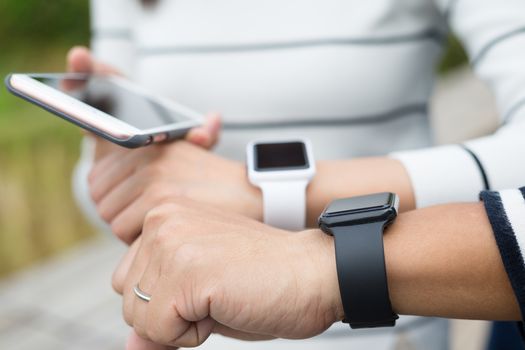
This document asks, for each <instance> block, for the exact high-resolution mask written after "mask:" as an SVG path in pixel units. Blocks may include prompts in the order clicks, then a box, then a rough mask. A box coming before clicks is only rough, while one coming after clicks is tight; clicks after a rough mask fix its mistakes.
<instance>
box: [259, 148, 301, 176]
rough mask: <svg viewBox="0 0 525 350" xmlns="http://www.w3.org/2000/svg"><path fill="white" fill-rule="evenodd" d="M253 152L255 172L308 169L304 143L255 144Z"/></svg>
mask: <svg viewBox="0 0 525 350" xmlns="http://www.w3.org/2000/svg"><path fill="white" fill-rule="evenodd" d="M253 147H254V150H253V158H254V159H253V162H254V164H253V165H254V170H255V171H278V170H295V169H297V170H299V169H308V168H309V167H310V164H309V162H308V154H307V151H306V146H305V144H304V142H300V141H290V142H278V143H257V144H255V145H254V146H253Z"/></svg>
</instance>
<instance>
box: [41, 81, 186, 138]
mask: <svg viewBox="0 0 525 350" xmlns="http://www.w3.org/2000/svg"><path fill="white" fill-rule="evenodd" d="M32 78H33V79H35V80H38V81H39V82H41V83H43V84H45V85H47V86H49V87H52V88H54V89H58V90H60V91H62V92H63V93H65V94H67V95H70V96H72V97H74V98H76V99H78V100H80V101H82V102H84V103H86V104H88V105H90V106H91V107H93V108H96V109H98V110H100V111H102V112H105V113H106V114H108V115H110V116H112V117H113V118H117V119H120V120H122V121H124V122H126V123H128V124H129V125H132V126H134V127H136V128H138V129H141V130H147V129H153V128H158V127H163V126H166V125H169V124H175V123H180V122H185V121H189V120H195V118H191V117H190V116H188V113H187V111H181V110H180V108H178V106H177V105H174V104H173V103H172V102H171V101H170V100H168V99H165V98H159V97H156V96H153V95H151V94H149V93H147V92H146V91H143V90H142V89H140V88H139V87H137V86H135V85H133V84H131V83H129V82H127V81H126V80H124V79H121V78H115V77H110V76H99V75H67V76H60V75H57V76H53V75H49V76H40V75H34V76H32Z"/></svg>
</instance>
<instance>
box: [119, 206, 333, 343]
mask: <svg viewBox="0 0 525 350" xmlns="http://www.w3.org/2000/svg"><path fill="white" fill-rule="evenodd" d="M334 254H335V252H334V245H333V239H332V238H331V237H329V236H327V235H325V234H323V233H322V232H320V231H319V230H310V231H305V232H300V233H291V232H287V231H282V230H279V229H275V228H272V227H269V226H266V225H263V224H261V223H259V222H257V221H253V220H251V219H248V218H245V217H242V216H238V215H236V214H233V213H228V212H222V211H220V210H219V209H216V208H207V207H205V206H202V205H197V204H195V203H194V202H191V201H186V200H184V201H177V203H170V204H164V205H163V206H161V207H158V208H156V209H154V210H152V211H151V212H149V213H148V215H147V218H146V221H145V225H144V230H143V234H142V235H141V237H140V238H139V239H138V240H137V241H135V242H134V243H133V245H132V247H131V248H130V250H129V252H128V253H127V255H126V256H125V257H124V258H123V260H122V262H121V263H120V265H119V267H118V268H117V270H116V271H115V273H114V275H113V286H114V288H115V290H116V291H117V292H119V293H120V294H123V296H124V309H123V310H124V318H125V320H126V322H127V323H128V324H129V325H131V326H133V327H134V329H135V331H136V333H137V334H138V335H139V336H140V337H141V338H144V339H147V340H150V341H153V342H155V343H158V344H164V345H167V346H183V347H188V346H197V345H200V344H202V343H203V342H204V341H205V340H206V338H207V337H208V336H209V335H210V333H212V332H218V333H221V334H224V335H227V336H234V337H240V338H252V339H253V338H258V337H260V336H262V337H268V336H271V337H281V338H289V339H301V338H308V337H312V336H315V335H317V334H319V333H321V332H323V331H324V330H326V329H327V328H328V327H329V326H330V325H331V324H332V323H334V322H336V321H338V320H341V319H342V317H343V312H342V306H341V300H340V296H339V287H338V282H337V274H336V267H335V257H334ZM137 284H138V285H139V286H140V289H141V290H143V291H144V292H146V293H149V294H150V295H151V301H150V302H149V303H147V302H144V301H142V300H140V299H138V298H137V297H136V295H135V294H134V292H133V287H134V286H135V285H137ZM234 330H235V331H234ZM132 343H133V342H132Z"/></svg>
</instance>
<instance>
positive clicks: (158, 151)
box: [88, 141, 262, 243]
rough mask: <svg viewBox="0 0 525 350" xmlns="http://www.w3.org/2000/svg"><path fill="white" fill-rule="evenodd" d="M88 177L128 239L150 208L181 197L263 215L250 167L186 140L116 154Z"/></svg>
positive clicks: (103, 211)
mask: <svg viewBox="0 0 525 350" xmlns="http://www.w3.org/2000/svg"><path fill="white" fill-rule="evenodd" d="M88 181H89V186H90V192H91V196H92V198H93V200H94V201H95V203H96V205H97V209H98V212H99V213H100V215H101V217H102V218H103V219H104V220H105V221H106V222H108V223H109V224H110V225H111V229H112V231H113V232H114V233H115V234H116V235H117V236H118V237H119V238H120V239H122V240H123V241H125V242H127V243H131V242H132V241H133V240H134V239H135V238H136V237H137V236H138V235H139V233H140V231H141V229H142V224H143V222H144V217H145V216H146V213H147V212H148V211H149V210H151V209H152V208H154V207H155V206H157V205H159V204H161V203H163V202H165V201H166V200H170V199H176V198H179V197H187V198H191V199H193V200H196V201H199V202H203V203H207V204H211V205H216V206H217V207H222V208H224V209H226V210H228V211H230V212H235V213H240V214H244V215H246V216H249V217H252V218H255V219H258V220H261V218H262V199H261V193H260V190H259V189H258V188H256V187H254V186H252V185H251V184H250V183H249V182H248V178H247V175H246V168H245V166H244V165H243V164H241V163H238V162H234V161H231V160H228V159H224V158H221V157H219V156H217V155H215V154H213V153H210V152H207V151H205V150H203V149H202V148H200V147H197V146H194V145H192V144H191V143H189V142H185V141H179V142H174V143H170V144H163V145H154V146H149V147H143V148H141V149H137V150H133V151H132V152H127V153H126V154H122V153H120V152H115V153H111V154H109V155H108V156H106V157H104V158H103V159H102V160H100V161H98V162H96V163H95V165H94V167H93V169H92V171H91V173H90V175H89V177H88Z"/></svg>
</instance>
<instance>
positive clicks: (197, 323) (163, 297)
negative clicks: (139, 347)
mask: <svg viewBox="0 0 525 350" xmlns="http://www.w3.org/2000/svg"><path fill="white" fill-rule="evenodd" d="M172 280H175V281H177V277H176V276H169V277H168V278H164V277H162V278H160V279H159V280H158V281H157V284H156V286H155V287H154V289H153V292H152V296H151V301H150V302H149V303H148V305H147V317H146V322H147V331H146V332H147V334H148V337H149V338H150V339H151V340H152V341H154V342H156V343H160V344H166V345H170V346H180V347H195V346H198V345H200V344H202V343H203V342H204V341H205V340H206V339H207V338H208V337H209V336H210V334H211V331H212V329H213V328H214V326H215V321H214V320H213V319H212V318H211V317H209V316H208V312H207V311H204V312H202V313H201V314H200V315H198V316H199V317H197V318H198V320H195V319H193V320H188V319H185V318H184V317H183V316H182V315H181V314H180V312H179V309H178V308H177V303H176V299H175V295H176V294H177V293H176V292H175V291H174V290H173V287H171V281H172ZM179 294H182V293H179ZM189 297H190V298H191V297H192V296H189ZM186 302H187V301H186ZM206 304H207V303H206ZM205 309H207V306H206V307H205Z"/></svg>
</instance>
